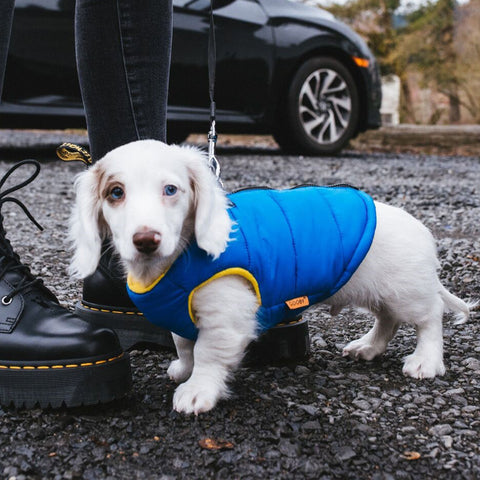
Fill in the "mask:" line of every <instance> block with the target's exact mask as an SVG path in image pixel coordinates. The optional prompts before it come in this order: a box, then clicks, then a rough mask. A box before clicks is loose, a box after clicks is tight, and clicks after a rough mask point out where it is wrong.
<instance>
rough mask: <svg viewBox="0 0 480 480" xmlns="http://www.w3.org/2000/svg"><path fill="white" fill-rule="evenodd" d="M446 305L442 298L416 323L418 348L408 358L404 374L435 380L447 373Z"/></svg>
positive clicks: (404, 366)
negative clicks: (444, 340)
mask: <svg viewBox="0 0 480 480" xmlns="http://www.w3.org/2000/svg"><path fill="white" fill-rule="evenodd" d="M443 311H444V305H443V302H442V300H441V299H440V298H438V301H437V302H435V304H434V305H432V306H431V307H430V308H429V309H427V310H426V311H425V313H424V315H423V316H419V317H418V319H419V320H418V321H415V322H414V323H415V327H416V330H417V347H416V348H415V351H414V352H413V353H412V354H411V355H409V356H408V357H406V359H405V363H404V365H403V373H404V374H405V375H408V376H410V377H413V378H433V377H435V376H436V375H443V374H444V373H445V365H444V363H443V336H442V331H443V325H442V317H443Z"/></svg>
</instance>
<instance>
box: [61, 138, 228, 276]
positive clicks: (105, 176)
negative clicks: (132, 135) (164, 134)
mask: <svg viewBox="0 0 480 480" xmlns="http://www.w3.org/2000/svg"><path fill="white" fill-rule="evenodd" d="M75 186H76V203H75V207H74V209H73V213H72V216H71V220H70V240H71V242H72V244H73V250H74V255H73V259H72V263H71V266H70V272H71V273H72V274H73V275H74V276H76V277H78V278H84V277H86V276H88V275H90V274H91V273H93V272H94V271H95V269H96V268H97V265H98V262H99V260H100V254H101V247H102V242H103V240H104V239H105V238H108V237H111V239H112V241H113V244H114V246H115V248H116V249H117V251H118V253H119V254H120V257H121V259H122V260H123V262H124V263H125V266H126V268H127V270H128V272H129V273H130V274H131V275H132V276H133V278H135V279H136V280H137V281H139V282H142V283H145V284H147V283H148V282H149V281H151V280H153V279H155V278H156V277H158V275H160V274H161V273H162V271H163V270H164V269H165V268H166V267H168V266H169V265H170V264H171V263H172V262H173V261H174V259H175V258H176V257H177V256H178V255H179V254H180V253H181V251H182V250H183V249H184V248H185V246H186V244H187V243H188V241H189V240H190V238H191V237H192V235H195V238H196V241H197V244H198V246H199V247H200V248H202V249H203V250H205V251H206V252H207V253H208V254H210V255H211V256H212V257H214V258H216V257H218V256H219V255H220V254H221V253H222V252H223V251H224V250H225V248H226V245H227V242H228V239H229V234H230V230H231V227H232V222H231V220H230V217H229V215H228V213H227V208H228V200H227V198H226V196H225V194H224V192H223V191H222V190H221V188H220V187H219V185H218V183H217V180H216V178H215V176H214V175H213V173H212V172H211V171H210V169H209V168H208V166H207V162H206V158H205V155H204V154H203V153H202V152H201V151H199V150H197V149H194V148H189V147H179V146H176V145H172V146H168V145H166V144H164V143H162V142H158V141H155V140H140V141H136V142H132V143H129V144H127V145H124V146H122V147H119V148H117V149H115V150H113V151H111V152H110V153H108V154H107V155H106V156H105V157H104V158H102V159H101V160H99V161H98V162H97V163H96V164H95V165H94V166H93V167H92V168H90V169H89V170H87V171H85V172H83V173H81V174H80V175H79V176H78V177H77V179H76V182H75Z"/></svg>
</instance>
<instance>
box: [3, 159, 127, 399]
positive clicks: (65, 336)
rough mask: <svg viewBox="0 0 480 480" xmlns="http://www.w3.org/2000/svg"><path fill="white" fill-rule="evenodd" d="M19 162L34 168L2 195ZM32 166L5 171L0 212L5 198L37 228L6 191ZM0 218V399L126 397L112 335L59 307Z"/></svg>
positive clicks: (123, 357) (122, 364) (122, 362)
mask: <svg viewBox="0 0 480 480" xmlns="http://www.w3.org/2000/svg"><path fill="white" fill-rule="evenodd" d="M25 164H29V165H33V166H34V167H35V172H34V173H33V174H32V175H31V176H30V178H28V179H27V180H26V181H24V182H22V183H21V184H19V185H16V186H13V187H11V188H9V189H6V190H4V191H3V192H1V189H2V187H3V185H4V184H5V182H6V180H7V179H8V177H9V176H10V175H11V174H12V173H13V172H14V171H15V170H16V169H17V168H18V167H20V166H21V165H25ZM39 171H40V165H39V164H38V162H35V161H33V160H26V161H23V162H20V163H18V164H16V165H15V166H13V167H12V168H11V169H10V170H9V171H8V172H7V173H6V174H5V175H4V177H3V178H2V179H1V180H0V192H1V193H0V212H1V208H2V207H3V205H4V204H5V203H6V202H9V201H10V202H14V203H16V204H17V205H19V206H20V207H21V208H22V209H23V211H24V212H25V213H26V215H27V216H28V217H29V218H30V220H32V221H33V222H34V223H35V224H36V225H37V226H39V225H38V223H37V222H36V221H35V220H34V219H33V217H32V216H31V214H30V213H29V212H28V210H27V208H26V207H25V206H24V205H23V203H22V202H20V201H19V200H17V199H16V198H12V197H9V196H8V195H9V194H10V193H12V192H13V191H15V190H18V189H20V188H22V187H24V186H25V185H27V184H29V183H30V182H32V181H33V180H34V179H35V177H36V176H37V175H38V173H39ZM0 220H1V226H0V403H1V404H3V405H12V404H13V405H14V406H16V407H22V406H25V407H33V406H36V405H38V406H40V407H47V406H51V407H60V406H62V405H65V406H68V407H73V406H78V405H88V404H97V403H103V402H108V401H111V400H113V399H116V398H120V397H122V396H123V395H125V394H126V393H127V392H128V391H129V390H130V388H131V372H130V362H129V358H128V354H126V353H123V350H122V348H121V346H120V343H119V341H118V338H117V336H116V334H115V333H114V332H113V331H112V330H109V329H107V328H104V327H96V326H93V325H92V324H90V323H88V322H85V321H84V320H82V319H81V318H79V317H78V316H76V315H74V314H72V313H70V312H69V311H68V310H66V309H65V308H63V307H61V306H60V305H59V303H58V300H57V299H56V297H55V296H54V295H53V293H52V292H50V291H49V290H48V289H47V288H46V287H45V286H44V285H43V282H42V280H40V279H38V278H36V277H34V276H33V275H32V273H31V272H30V270H29V268H28V267H27V266H26V265H24V264H22V263H21V261H20V258H19V256H18V255H17V254H16V253H15V252H14V250H13V248H12V246H11V245H10V242H9V241H8V240H7V238H6V236H5V230H4V228H3V217H2V216H1V213H0ZM39 227H40V226H39ZM40 228H41V227H40Z"/></svg>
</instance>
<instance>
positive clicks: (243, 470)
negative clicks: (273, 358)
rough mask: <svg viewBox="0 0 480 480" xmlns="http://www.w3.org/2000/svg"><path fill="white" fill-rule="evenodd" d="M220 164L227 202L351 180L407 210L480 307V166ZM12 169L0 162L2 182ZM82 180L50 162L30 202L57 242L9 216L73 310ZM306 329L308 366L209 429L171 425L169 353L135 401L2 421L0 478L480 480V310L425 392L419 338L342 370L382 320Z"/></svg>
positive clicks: (347, 314) (400, 158)
mask: <svg viewBox="0 0 480 480" xmlns="http://www.w3.org/2000/svg"><path fill="white" fill-rule="evenodd" d="M0 158H2V155H1V154H0ZM3 158H5V157H4V156H3ZM219 158H220V160H221V161H222V163H223V180H224V183H225V185H226V187H227V189H233V188H236V187H240V186H247V185H259V184H268V185H270V186H273V187H289V186H293V185H296V184H301V183H319V184H329V183H338V182H349V183H351V184H354V185H357V186H359V187H361V188H362V189H364V190H366V191H367V192H369V193H370V194H371V195H373V197H374V198H375V199H378V200H381V201H386V202H389V203H391V204H393V205H397V206H401V207H404V208H406V209H407V210H408V211H409V212H411V213H413V214H414V215H415V216H416V217H418V218H419V219H421V220H422V221H423V222H424V223H425V224H426V225H427V226H428V227H429V228H430V229H431V230H432V231H433V233H434V235H435V236H436V238H437V239H438V250H439V256H440V258H441V263H442V270H441V278H442V280H443V282H444V284H445V285H446V286H447V288H449V289H450V290H451V291H452V292H453V293H455V294H457V295H459V296H460V297H462V298H465V299H470V298H475V297H478V296H480V294H479V288H478V287H479V278H480V276H479V270H480V235H479V234H480V227H479V222H478V220H479V218H480V191H479V185H480V163H479V159H478V158H473V157H437V156H412V155H404V154H383V153H382V154H378V153H377V154H367V153H356V152H345V153H343V154H342V155H341V156H338V157H335V158H321V159H320V158H302V157H300V158H298V157H294V156H290V157H288V156H281V155H280V153H279V152H278V151H277V150H275V149H274V148H260V147H258V146H257V147H255V148H251V149H243V150H239V149H236V148H233V147H232V148H224V149H223V150H222V151H219ZM9 165H11V163H9V162H6V161H1V162H0V171H1V172H4V171H5V169H6V168H8V166H9ZM81 168H82V167H81V166H78V165H70V164H62V163H60V162H50V161H44V166H43V170H42V173H41V175H40V177H39V179H37V181H35V182H34V183H33V184H32V185H30V186H29V187H27V188H26V189H24V190H23V191H22V192H19V193H18V194H17V197H18V198H19V199H21V200H22V201H24V202H25V203H26V204H27V205H28V206H29V208H30V210H31V211H32V213H33V214H34V215H35V217H36V218H37V220H38V221H39V222H40V223H41V224H42V225H43V226H44V227H45V231H44V232H38V231H37V230H36V229H35V227H34V226H33V225H32V224H31V223H30V222H29V221H28V220H27V219H26V218H25V217H24V215H23V213H22V212H21V211H20V210H19V209H18V208H17V207H16V206H14V205H7V206H5V207H4V211H3V214H4V215H5V217H6V226H7V231H8V232H9V238H10V239H11V240H12V242H13V243H14V244H15V246H16V248H17V250H18V252H19V253H20V254H21V256H22V258H23V259H24V260H25V261H26V262H27V263H30V264H31V265H32V268H33V270H34V271H35V272H37V273H39V274H40V275H42V276H43V277H44V279H45V281H46V283H47V284H48V285H50V286H51V287H52V289H53V290H54V291H55V293H56V294H57V295H58V296H59V298H60V300H61V301H62V302H63V303H64V304H65V305H68V306H70V307H72V306H73V305H74V303H75V302H76V301H77V300H78V299H79V296H80V284H79V283H75V282H72V281H71V280H70V279H69V278H68V277H67V274H66V273H65V267H66V264H67V262H68V256H69V255H68V252H67V251H66V247H65V233H66V220H67V217H68V211H69V208H70V206H71V203H72V178H73V176H74V174H75V173H76V172H79V171H80V170H81ZM306 315H307V317H308V319H309V323H310V335H311V339H312V354H311V357H310V358H309V359H308V360H305V361H304V362H302V363H300V364H295V365H283V366H267V367H265V368H256V369H255V368H242V369H241V370H240V371H239V372H238V373H237V375H236V377H235V380H234V381H233V382H232V386H231V387H232V396H231V398H230V399H229V400H227V401H223V402H221V403H220V404H219V405H218V407H217V408H216V409H215V410H214V411H213V412H211V413H208V414H203V415H201V416H199V417H198V418H195V417H185V416H183V415H179V414H177V413H175V412H172V409H171V401H172V395H173V391H174V385H173V384H172V382H171V381H169V380H168V378H167V376H166V373H165V371H166V368H167V366H168V364H169V362H170V361H171V360H172V359H173V358H174V355H173V353H172V352H170V351H142V352H140V351H134V352H132V353H131V360H132V366H133V375H134V388H133V391H132V393H131V394H130V395H129V396H128V397H127V398H125V399H124V400H121V401H118V402H115V403H112V404H109V405H105V406H98V407H88V408H86V407H85V408H76V409H73V410H67V409H61V410H47V411H42V410H39V409H36V410H31V411H26V410H20V411H16V410H13V409H7V408H5V409H3V410H0V478H6V479H7V478H10V479H13V478H16V479H17V480H21V479H40V478H48V479H53V478H55V479H104V478H109V479H137V478H138V479H144V478H147V479H176V478H179V479H180V478H192V479H197V478H219V479H232V478H242V479H249V478H251V479H254V478H268V479H270V478H275V479H287V478H288V479H296V478H298V479H301V478H312V479H313V478H315V479H329V478H338V479H375V480H381V479H385V480H386V479H423V478H434V479H457V478H465V479H475V478H480V449H479V438H480V414H479V413H480V403H479V398H480V342H479V333H480V325H479V318H480V314H479V312H478V311H476V312H474V313H473V315H472V319H471V321H470V322H469V323H468V324H466V325H460V326H454V325H453V321H452V318H451V317H449V316H445V320H444V329H445V333H444V338H445V363H446V366H447V373H446V375H445V376H444V377H442V378H437V379H435V380H427V381H416V380H413V379H410V378H405V377H404V376H403V375H402V372H401V368H402V359H403V357H405V356H406V355H407V354H409V353H411V352H412V351H413V349H414V345H415V336H414V331H413V329H412V328H410V327H404V328H401V329H400V331H399V333H398V334H397V336H396V337H395V339H394V340H393V341H392V343H391V344H390V346H389V348H388V349H387V352H386V353H385V355H384V356H383V357H382V358H380V359H378V360H375V361H373V362H368V363H367V362H359V363H356V362H353V361H352V360H349V359H345V358H342V356H341V348H342V346H343V345H344V344H346V343H347V342H348V341H350V340H352V339H354V338H358V337H359V336H361V335H363V334H364V333H365V332H366V331H367V330H368V329H369V328H370V325H371V323H372V318H370V317H369V316H368V315H366V314H364V313H359V312H355V311H353V310H351V311H347V310H346V311H344V312H342V314H341V315H339V316H338V317H337V318H335V319H332V318H331V317H330V316H329V315H328V312H327V310H326V309H325V308H324V307H322V306H320V307H316V308H313V309H311V310H310V311H308V313H307V314H306ZM212 447H217V448H216V449H214V448H212ZM2 475H3V476H2Z"/></svg>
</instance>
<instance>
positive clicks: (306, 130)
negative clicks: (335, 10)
mask: <svg viewBox="0 0 480 480" xmlns="http://www.w3.org/2000/svg"><path fill="white" fill-rule="evenodd" d="M358 105H359V100H358V89H357V86H356V84H355V81H354V80H353V77H352V74H351V73H350V71H349V70H348V68H346V67H345V66H344V65H343V64H342V63H341V62H339V61H338V60H335V59H334V58H330V57H315V58H312V59H310V60H308V61H307V62H305V63H304V64H303V65H302V66H301V67H300V68H299V70H298V71H297V73H296V74H295V76H294V77H293V80H292V83H291V85H290V88H289V91H288V96H287V104H286V108H285V114H284V115H281V116H280V117H283V118H282V120H281V121H282V124H281V125H279V126H278V128H277V131H276V132H275V134H274V137H275V140H276V141H277V143H278V144H279V145H280V146H281V147H282V148H283V149H284V150H286V151H289V152H295V153H304V154H307V155H325V154H332V153H336V152H338V151H339V150H341V149H342V148H343V147H344V146H345V145H346V143H347V142H348V141H349V140H350V138H352V136H353V135H354V134H355V132H356V130H357V124H358V117H359V106H358Z"/></svg>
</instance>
